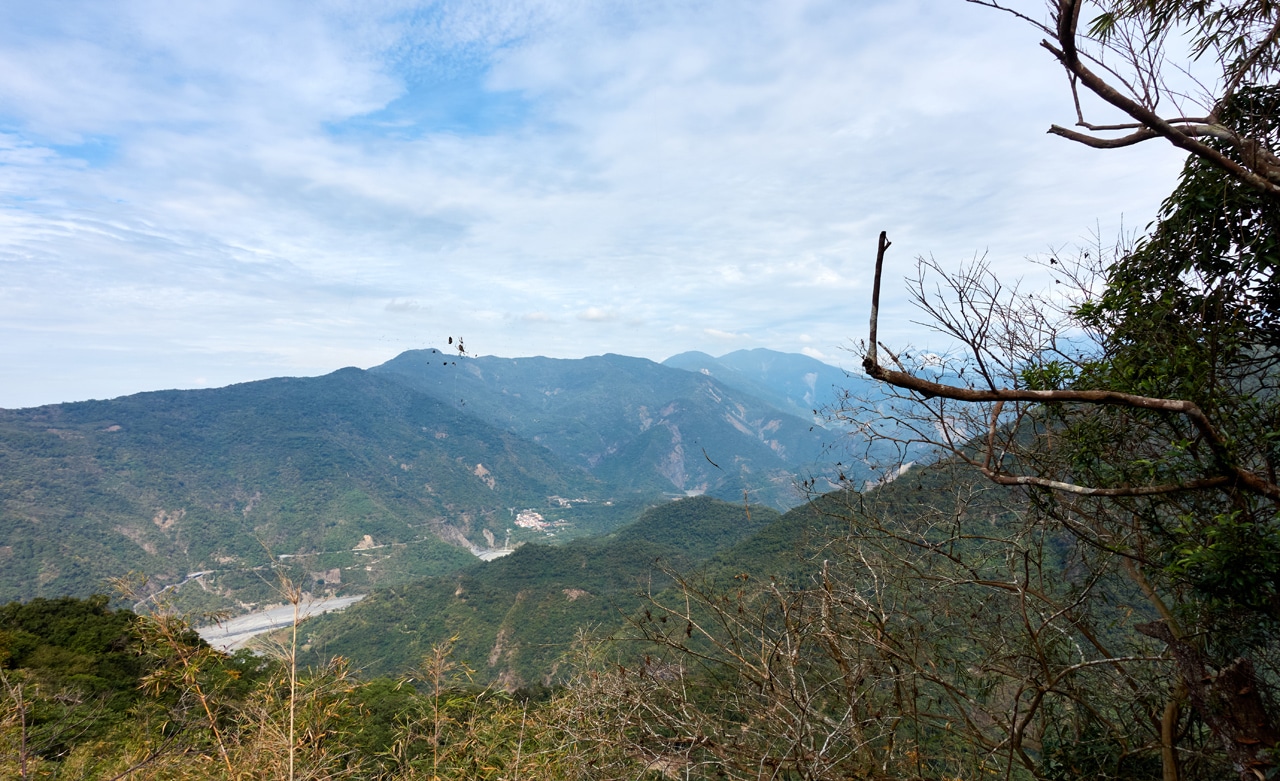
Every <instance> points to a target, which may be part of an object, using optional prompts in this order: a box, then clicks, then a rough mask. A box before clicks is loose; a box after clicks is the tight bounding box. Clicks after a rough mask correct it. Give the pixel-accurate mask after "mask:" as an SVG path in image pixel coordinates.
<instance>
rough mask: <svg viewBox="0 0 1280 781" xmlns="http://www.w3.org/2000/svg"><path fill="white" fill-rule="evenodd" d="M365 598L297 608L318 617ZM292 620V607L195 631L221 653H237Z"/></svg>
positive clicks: (337, 599)
mask: <svg viewBox="0 0 1280 781" xmlns="http://www.w3.org/2000/svg"><path fill="white" fill-rule="evenodd" d="M362 599H364V594H359V595H357V596H351V597H333V598H331V599H317V600H314V601H312V602H303V603H302V604H301V605H299V606H298V612H299V615H300V616H301V617H303V618H309V617H311V616H318V615H320V614H321V613H328V612H329V611H331V610H341V609H343V608H344V607H346V606H347V605H351V604H354V603H356V602H359V601H360V600H362ZM292 621H293V605H285V606H284V607H277V608H272V609H271V610H263V611H261V612H258V613H250V614H249V615H247V616H236V617H235V618H231V619H228V620H226V621H224V622H222V623H221V624H214V625H213V626H202V627H197V628H196V631H197V632H199V633H200V636H201V637H203V638H204V639H205V642H207V643H208V644H209V645H211V646H213V647H214V648H217V649H219V650H221V651H234V650H236V649H237V648H243V647H244V645H245V643H247V642H248V641H249V640H250V638H253V637H256V636H258V635H260V634H263V633H264V632H270V631H272V630H274V629H280V628H282V627H286V626H288V625H289V624H290V623H291V622H292Z"/></svg>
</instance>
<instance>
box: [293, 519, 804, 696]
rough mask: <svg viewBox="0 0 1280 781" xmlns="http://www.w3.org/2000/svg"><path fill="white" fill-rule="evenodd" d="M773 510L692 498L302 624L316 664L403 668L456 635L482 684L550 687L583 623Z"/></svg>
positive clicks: (604, 620)
mask: <svg viewBox="0 0 1280 781" xmlns="http://www.w3.org/2000/svg"><path fill="white" fill-rule="evenodd" d="M778 518H779V515H778V513H777V512H776V511H774V510H771V509H769V508H767V507H750V508H746V507H744V506H743V505H733V504H728V503H726V502H721V501H719V500H716V499H712V498H710V497H696V498H691V499H681V500H678V501H674V502H666V503H664V504H660V505H658V506H656V507H653V508H651V509H649V510H647V511H646V512H645V513H644V514H643V515H641V517H640V518H639V519H638V520H637V521H636V522H635V523H633V524H631V525H629V526H626V527H624V528H623V529H622V530H620V531H618V532H617V533H615V534H613V535H610V536H607V537H603V538H597V539H591V540H575V541H573V542H570V543H568V544H566V545H563V546H557V547H551V546H545V545H525V546H523V547H521V548H519V549H517V550H516V551H515V553H513V554H511V555H510V556H507V557H505V558H501V559H498V560H496V561H492V562H488V563H477V564H475V565H472V566H470V567H468V568H467V569H465V570H463V571H461V572H459V573H456V574H454V575H449V576H440V577H434V578H426V579H423V580H421V581H418V582H416V583H411V584H407V585H404V586H398V587H394V588H389V589H381V590H379V591H376V592H374V593H373V594H372V595H370V596H369V597H368V598H366V599H365V600H363V601H361V602H360V603H358V604H356V605H352V606H351V607H349V608H347V609H346V610H345V611H344V612H343V613H340V614H329V615H325V616H321V617H318V618H316V619H312V620H311V621H309V622H308V623H307V624H306V627H305V635H306V638H307V641H306V642H307V648H308V650H309V652H310V653H312V654H313V655H314V656H313V661H318V660H320V659H323V658H327V657H329V656H332V655H341V656H344V657H347V658H350V659H352V660H353V661H354V663H355V664H356V665H357V666H358V667H359V668H361V669H362V670H364V671H365V673H366V674H370V675H382V674H397V673H401V672H403V671H405V670H407V669H409V668H411V667H413V666H414V665H416V664H417V663H419V662H420V661H421V659H422V657H423V656H424V655H425V654H427V652H428V651H430V649H431V647H432V645H434V644H437V643H443V642H445V641H446V640H448V639H449V638H456V641H455V645H454V658H455V659H457V660H458V661H460V662H462V663H465V664H467V665H469V666H470V667H471V668H472V669H473V670H474V671H475V674H476V678H477V680H479V681H497V682H500V683H501V684H503V685H504V686H506V687H508V688H515V687H518V686H526V685H536V684H539V683H542V684H549V683H551V682H552V681H553V679H554V674H555V671H556V669H557V666H558V664H559V661H560V658H561V657H562V656H563V655H564V654H565V653H566V652H567V651H568V650H569V647H570V645H571V643H572V642H573V640H574V637H575V636H576V634H577V633H578V630H579V629H580V628H581V629H592V630H594V629H603V630H606V631H610V630H612V629H614V628H617V627H619V626H621V625H622V624H623V623H624V622H625V620H626V618H627V616H628V615H630V614H631V613H633V612H635V611H636V610H637V609H639V608H640V606H641V605H642V604H643V602H644V599H645V595H646V594H652V593H656V592H658V591H661V590H662V589H665V588H667V587H668V586H670V585H671V583H672V580H671V576H670V574H671V573H672V572H676V573H681V572H689V571H690V570H692V569H694V568H696V567H698V566H700V565H701V564H703V563H704V562H706V561H707V560H708V559H709V558H710V557H711V556H713V555H714V554H715V553H716V552H718V551H721V550H724V549H726V548H729V547H732V546H733V545H736V544H738V543H740V542H742V541H743V540H745V539H747V538H749V537H750V536H751V535H752V534H754V533H756V532H758V531H760V530H761V529H763V528H765V527H767V526H769V524H771V523H774V522H776V521H777V520H778Z"/></svg>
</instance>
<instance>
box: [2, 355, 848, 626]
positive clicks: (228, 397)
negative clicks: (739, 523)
mask: <svg viewBox="0 0 1280 781" xmlns="http://www.w3.org/2000/svg"><path fill="white" fill-rule="evenodd" d="M757 357H759V356H757ZM801 360H802V362H804V365H805V366H809V363H808V362H809V361H810V359H807V358H803V357H801ZM778 361H780V362H781V363H780V364H779V365H783V364H786V362H785V361H782V359H778ZM793 368H794V367H791V368H787V371H788V372H790V373H792V374H794V371H792V369H793ZM755 371H756V374H755V375H753V376H759V377H761V378H762V379H761V382H760V386H761V387H766V386H768V385H769V383H768V382H766V380H767V375H768V371H766V370H764V369H762V368H760V367H757V369H756V370H755ZM832 371H838V370H832ZM762 372H763V374H762ZM787 382H789V380H785V379H779V380H777V381H776V382H775V383H774V384H776V385H779V386H780V387H782V386H785V385H786V383H787ZM829 436H830V435H829V432H825V431H823V430H822V429H821V428H817V427H815V426H813V425H811V424H810V423H807V422H806V421H804V420H801V419H799V418H797V417H794V416H792V415H789V414H786V413H785V412H782V411H779V409H777V408H776V407H775V406H773V404H771V403H768V402H766V401H761V400H759V399H757V398H756V397H755V396H753V395H750V394H748V393H744V392H742V391H739V390H736V389H734V388H732V387H730V386H728V385H725V384H722V383H720V382H718V381H717V380H715V379H714V378H712V377H709V376H707V375H705V374H702V373H698V372H689V371H684V370H682V369H675V368H671V367H667V366H662V365H659V364H656V363H653V362H651V361H647V360H643V359H637V358H627V357H624V356H618V355H606V356H600V357H595V358H586V359H581V360H572V361H569V360H552V359H546V358H527V359H500V358H468V357H462V356H446V355H445V354H444V353H442V352H439V351H433V350H420V351H412V352H409V353H405V354H403V355H401V356H400V357H398V358H396V359H395V360H393V361H390V362H388V363H387V364H384V365H383V366H380V367H377V368H375V369H373V370H370V371H361V370H359V369H343V370H341V371H337V372H334V373H332V374H329V375H326V376H324V377H315V378H277V379H273V380H264V381H261V382H252V383H244V384H240V385H234V386H230V387H226V388H217V389H208V390H193V391H159V392H153V393H141V394H136V395H133V396H127V397H123V398H119V399H113V400H109V401H85V402H77V403H71V404H57V405H49V406H45V407H37V408H30V409H22V410H0V600H9V599H31V598H33V597H40V596H43V597H57V596H63V595H75V596H88V595H90V594H93V593H96V592H101V591H103V590H106V589H107V586H106V582H107V580H108V579H110V578H114V577H119V576H122V575H124V574H126V573H128V572H130V571H137V572H141V573H144V574H145V575H146V576H148V577H149V578H150V579H151V582H152V584H153V586H152V587H153V588H160V587H166V588H168V587H177V586H181V587H180V589H179V591H178V599H179V601H180V603H181V604H183V605H185V606H186V607H188V608H193V609H194V608H200V609H231V610H233V611H236V612H239V611H244V610H251V609H254V607H255V606H256V605H260V604H262V603H267V602H273V601H278V595H277V594H275V593H274V591H275V586H274V584H275V583H277V575H278V574H279V573H276V572H273V571H272V570H273V569H279V568H281V567H285V568H286V574H287V575H288V576H289V577H291V578H292V579H293V580H294V582H297V583H302V584H305V585H306V586H307V588H308V589H309V590H310V591H312V592H314V593H322V592H324V593H331V592H336V591H338V590H342V591H345V592H348V593H349V592H351V591H366V590H368V589H370V588H373V587H376V586H384V585H390V584H393V583H401V582H406V581H409V580H412V579H414V578H417V577H422V576H427V575H443V574H448V573H452V572H455V571H457V570H459V569H461V568H463V567H466V566H467V565H469V564H471V563H472V562H474V561H475V559H474V557H473V556H472V554H471V552H470V551H472V550H477V549H480V548H490V547H494V546H497V545H501V544H503V543H504V542H505V541H507V540H510V541H512V542H522V541H527V540H530V539H534V538H537V539H543V540H546V539H548V538H551V539H553V540H554V541H565V540H568V539H572V538H574V537H579V536H584V535H591V534H599V533H602V532H607V531H609V530H611V529H614V528H617V527H618V526H619V525H620V524H622V523H625V522H627V521H629V520H631V519H633V518H634V517H635V516H636V514H637V513H638V512H639V510H640V509H642V508H643V506H644V501H645V497H654V496H657V495H658V494H660V493H666V494H667V495H668V496H670V495H685V494H702V493H705V494H708V495H713V496H718V497H721V498H725V499H728V500H730V501H732V502H735V503H736V502H740V501H742V500H743V497H744V496H746V497H747V498H748V499H749V501H751V502H752V503H753V504H757V503H758V504H767V505H771V506H774V507H777V508H786V507H790V506H794V505H795V504H797V503H799V502H800V501H802V499H803V496H802V495H801V494H800V493H799V492H798V491H797V488H796V486H797V484H798V483H799V482H800V481H801V480H803V479H805V478H807V477H809V476H811V475H813V474H815V473H820V472H821V471H825V470H823V467H822V466H821V461H822V459H823V458H824V453H823V444H824V439H827V438H829ZM522 510H532V511H535V512H539V513H542V514H543V515H544V516H545V517H546V519H547V521H548V523H550V524H553V525H552V526H550V527H548V528H543V529H527V528H520V527H519V526H518V525H517V524H516V523H515V521H516V518H517V513H518V512H520V511H522Z"/></svg>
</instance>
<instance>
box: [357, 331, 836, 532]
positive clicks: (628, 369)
mask: <svg viewBox="0 0 1280 781" xmlns="http://www.w3.org/2000/svg"><path fill="white" fill-rule="evenodd" d="M370 371H371V372H373V373H376V374H379V375H382V376H389V377H396V378H398V379H400V380H401V381H403V382H405V383H406V384H407V385H409V386H410V387H413V388H415V389H417V390H422V391H425V392H427V393H430V394H432V395H434V396H435V397H437V398H439V399H441V400H444V401H446V402H447V403H449V404H451V405H453V406H454V407H455V408H456V409H459V410H467V411H469V412H470V413H471V414H473V415H476V416H478V417H480V418H481V419H483V420H485V421H487V422H489V423H491V424H493V425H495V426H499V427H503V428H506V429H508V430H510V431H512V432H515V433H516V434H519V435H520V436H523V437H526V438H528V439H530V440H532V441H534V442H537V443H538V444H541V445H544V446H545V447H547V448H548V449H549V450H551V451H552V452H553V453H555V454H556V455H558V456H560V457H561V458H563V459H565V460H566V461H568V462H570V463H573V464H576V465H578V466H581V467H583V468H585V469H587V470H589V471H590V472H591V473H592V474H593V475H595V476H597V477H599V478H601V479H602V480H605V481H607V482H609V483H610V484H614V485H618V486H620V487H625V488H630V489H634V490H661V491H667V492H672V493H686V494H701V493H706V494H709V495H713V496H718V497H722V498H726V499H731V500H732V499H741V497H742V492H743V491H746V492H747V493H748V495H749V496H750V497H751V500H752V501H753V502H754V501H758V502H762V503H766V504H770V505H773V506H775V507H783V508H784V507H791V506H794V505H796V504H798V503H799V502H800V501H802V499H803V498H804V497H803V495H802V494H801V493H798V492H797V491H796V490H795V482H796V475H797V474H801V475H806V476H807V475H808V474H809V473H810V472H811V471H813V470H815V469H822V471H829V470H828V469H826V468H823V467H819V466H817V465H818V464H820V463H823V462H825V460H827V459H826V451H825V445H826V444H827V441H828V440H829V439H830V435H829V433H828V432H825V431H822V430H821V429H815V427H814V425H813V424H812V423H811V422H810V421H809V420H808V419H802V418H799V417H797V416H795V415H792V414H790V413H789V412H787V411H785V410H780V409H779V408H778V407H776V406H775V405H774V404H772V403H770V402H768V401H763V400H761V399H760V398H757V397H756V396H754V395H751V394H749V393H745V392H743V391H740V390H737V389H735V388H733V387H731V386H729V385H726V384H724V383H721V382H720V381H718V380H717V379H715V378H714V377H711V376H707V375H704V374H698V373H693V372H689V371H685V370H682V369H677V368H673V367H669V366H663V365H661V364H657V363H654V362H653V361H649V360H645V359H642V358H629V357H626V356H622V355H603V356H594V357H590V358H582V359H576V360H560V359H552V358H494V357H480V358H461V357H456V356H453V355H450V354H447V353H444V352H441V351H438V350H414V351H410V352H406V353H403V354H401V355H399V356H397V357H396V358H394V359H392V360H391V361H388V362H387V363H384V364H382V365H381V366H377V367H374V368H373V369H370ZM810 417H811V416H810Z"/></svg>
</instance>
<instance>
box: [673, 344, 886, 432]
mask: <svg viewBox="0 0 1280 781" xmlns="http://www.w3.org/2000/svg"><path fill="white" fill-rule="evenodd" d="M662 365H663V366H670V367H672V368H675V369H684V370H685V371H691V372H698V373H701V374H705V375H707V376H709V377H714V378H715V379H717V380H719V381H720V382H722V383H724V384H725V385H727V386H729V387H730V388H733V389H735V390H739V391H742V392H743V393H748V394H751V395H752V396H755V397H757V398H759V399H762V400H764V401H767V402H769V403H770V404H772V405H773V406H775V407H777V408H778V409H781V410H785V411H787V412H790V413H791V414H793V415H796V416H797V417H800V418H804V419H806V420H817V421H818V422H822V423H827V422H828V421H827V420H826V418H825V416H824V415H823V414H822V413H823V410H825V409H829V408H831V407H832V406H833V405H835V404H837V403H838V401H839V400H840V398H841V396H842V394H843V393H844V392H845V391H852V392H855V393H858V392H865V391H866V390H868V389H870V388H872V387H873V386H874V383H873V382H872V381H870V380H868V379H867V378H866V377H863V376H861V375H857V374H851V373H849V372H846V371H844V370H843V369H838V368H836V367H835V366H831V365H829V364H825V363H823V362H822V361H819V360H817V359H816V358H810V357H809V356H807V355H798V354H796V353H782V352H778V351H776V350H766V349H764V348H757V349H754V350H738V351H736V352H731V353H729V354H727V355H722V356H720V357H719V358H713V357H711V356H710V355H707V354H706V353H702V352H696V351H695V352H686V353H680V354H679V355H673V356H671V357H670V358H668V359H667V360H665V361H663V362H662Z"/></svg>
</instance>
